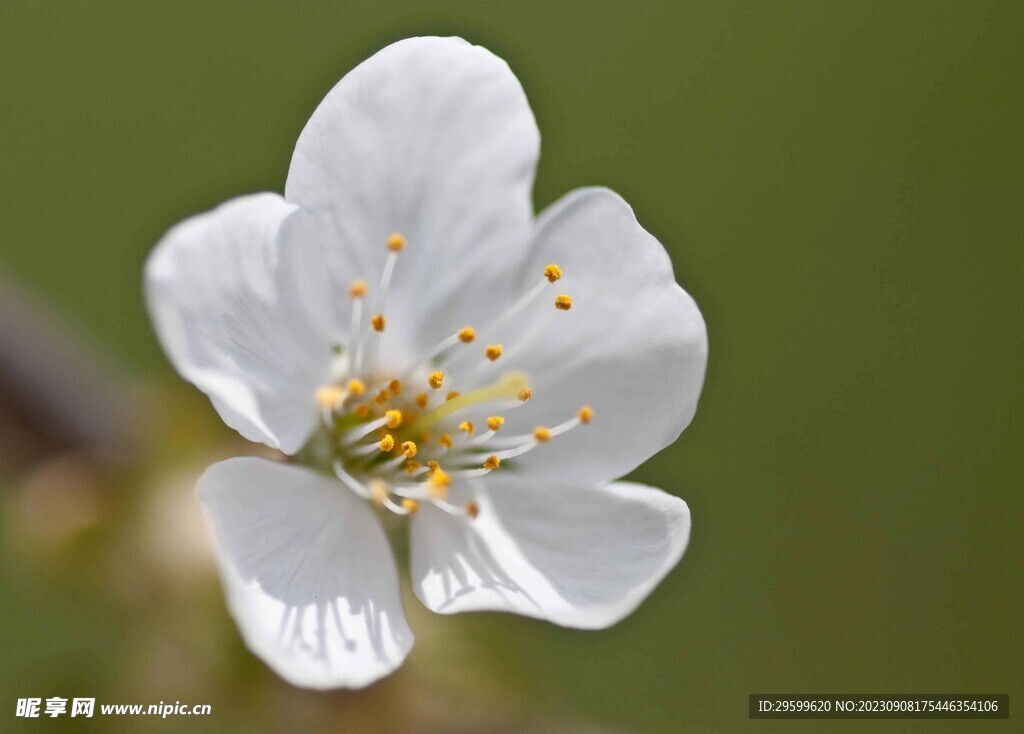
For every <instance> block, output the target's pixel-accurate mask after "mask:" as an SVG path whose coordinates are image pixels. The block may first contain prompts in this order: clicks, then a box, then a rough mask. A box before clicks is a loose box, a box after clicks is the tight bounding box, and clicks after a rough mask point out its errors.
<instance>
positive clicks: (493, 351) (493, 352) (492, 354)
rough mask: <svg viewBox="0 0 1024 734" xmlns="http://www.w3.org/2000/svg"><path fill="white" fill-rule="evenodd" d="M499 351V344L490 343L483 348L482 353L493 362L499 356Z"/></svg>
mask: <svg viewBox="0 0 1024 734" xmlns="http://www.w3.org/2000/svg"><path fill="white" fill-rule="evenodd" d="M501 352H502V349H501V345H500V344H491V345H489V346H488V347H487V349H485V350H484V355H485V356H486V357H487V359H489V360H491V361H492V362H493V361H495V360H496V359H498V357H500V356H501Z"/></svg>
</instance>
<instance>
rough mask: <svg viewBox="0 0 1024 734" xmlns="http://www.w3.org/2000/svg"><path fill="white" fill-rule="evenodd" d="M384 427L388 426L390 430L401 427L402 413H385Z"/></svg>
mask: <svg viewBox="0 0 1024 734" xmlns="http://www.w3.org/2000/svg"><path fill="white" fill-rule="evenodd" d="M384 425H386V426H387V427H388V428H398V427H399V426H400V425H402V411H400V410H387V411H384Z"/></svg>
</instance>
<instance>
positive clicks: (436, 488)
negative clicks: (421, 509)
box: [427, 467, 452, 500]
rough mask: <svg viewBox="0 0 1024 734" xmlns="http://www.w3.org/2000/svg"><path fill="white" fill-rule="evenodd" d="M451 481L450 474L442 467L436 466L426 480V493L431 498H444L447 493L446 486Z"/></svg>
mask: <svg viewBox="0 0 1024 734" xmlns="http://www.w3.org/2000/svg"><path fill="white" fill-rule="evenodd" d="M451 483H452V478H451V475H450V474H448V472H446V471H445V470H444V469H441V468H440V467H438V468H437V469H435V470H434V473H433V474H431V475H430V479H428V480H427V493H428V494H429V495H430V497H431V499H435V500H439V499H444V497H445V496H447V494H448V486H449V485H450V484H451Z"/></svg>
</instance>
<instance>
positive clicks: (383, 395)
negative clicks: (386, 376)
mask: <svg viewBox="0 0 1024 734" xmlns="http://www.w3.org/2000/svg"><path fill="white" fill-rule="evenodd" d="M389 397H390V395H388V391H387V390H381V391H380V392H379V393H377V394H376V395H374V396H373V402H375V403H377V405H384V403H386V402H387V401H388V398H389Z"/></svg>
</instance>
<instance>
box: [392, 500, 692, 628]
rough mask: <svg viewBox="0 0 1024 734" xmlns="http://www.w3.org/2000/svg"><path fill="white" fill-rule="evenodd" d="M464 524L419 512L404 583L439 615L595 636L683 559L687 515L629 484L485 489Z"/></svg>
mask: <svg viewBox="0 0 1024 734" xmlns="http://www.w3.org/2000/svg"><path fill="white" fill-rule="evenodd" d="M476 500H477V502H478V503H479V505H480V515H479V516H478V517H477V518H476V520H468V519H466V518H460V517H456V516H452V515H449V514H446V513H444V512H442V511H440V510H438V509H436V508H434V507H426V506H425V507H423V508H422V509H421V510H420V513H419V514H418V515H417V516H416V517H415V518H414V519H413V524H412V534H411V539H412V578H413V584H414V588H415V590H416V594H417V596H419V598H420V600H421V601H422V602H423V603H424V604H425V605H426V606H427V607H428V608H429V609H431V610H433V611H435V612H440V613H442V614H453V613H456V612H467V611H482V610H493V611H506V612H515V613H517V614H524V615H526V616H529V617H537V618H540V619H546V620H549V621H551V622H554V623H556V624H560V625H563V626H566V627H579V628H582V629H598V628H602V627H607V626H609V625H612V624H615V623H616V622H618V621H619V620H621V619H622V618H624V617H625V616H627V615H628V614H630V613H631V612H632V611H633V610H634V609H636V607H637V606H638V605H639V604H640V602H642V601H643V600H644V599H645V598H646V597H647V595H648V594H650V592H651V591H652V590H653V589H654V587H655V586H657V585H658V583H659V582H660V581H661V580H662V579H663V578H664V577H665V575H666V574H667V573H668V572H669V571H670V570H672V568H673V567H674V566H675V565H676V563H677V562H678V561H679V559H680V558H681V557H682V555H683V551H684V550H685V549H686V543H687V541H688V540H689V535H690V511H689V508H687V506H686V503H685V502H683V501H682V500H681V499H679V498H678V497H673V496H672V495H670V494H667V493H665V492H662V491H661V490H658V489H653V488H651V487H645V486H643V485H640V484H633V483H629V482H614V483H611V484H606V485H602V486H598V487H590V488H584V487H579V486H571V485H569V486H557V485H543V486H541V485H539V484H535V483H531V482H522V481H514V480H505V481H503V482H488V483H487V487H486V489H481V490H479V491H477V493H476Z"/></svg>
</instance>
